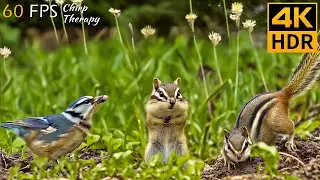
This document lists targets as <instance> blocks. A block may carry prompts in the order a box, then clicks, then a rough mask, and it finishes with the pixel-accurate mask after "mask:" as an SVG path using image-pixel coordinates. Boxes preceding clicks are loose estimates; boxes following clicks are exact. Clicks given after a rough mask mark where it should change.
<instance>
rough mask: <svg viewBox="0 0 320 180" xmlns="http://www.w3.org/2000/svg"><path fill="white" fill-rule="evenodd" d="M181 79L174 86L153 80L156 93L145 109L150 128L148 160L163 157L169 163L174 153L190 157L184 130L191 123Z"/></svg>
mask: <svg viewBox="0 0 320 180" xmlns="http://www.w3.org/2000/svg"><path fill="white" fill-rule="evenodd" d="M179 83H180V78H178V79H177V80H175V81H174V83H169V84H161V81H160V80H159V79H153V90H152V94H151V96H150V99H149V101H148V103H147V105H146V112H147V128H148V132H149V140H148V145H147V148H146V151H145V160H146V161H148V160H149V159H150V158H151V157H152V156H153V155H155V154H157V153H162V157H163V161H164V162H165V163H167V161H168V158H169V156H170V153H171V152H174V151H175V152H176V154H178V155H183V154H186V153H188V147H187V139H186V136H185V134H184V128H185V125H186V121H187V119H188V102H187V101H186V100H185V99H184V98H183V97H182V95H181V93H180V89H179Z"/></svg>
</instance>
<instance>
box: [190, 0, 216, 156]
mask: <svg viewBox="0 0 320 180" xmlns="http://www.w3.org/2000/svg"><path fill="white" fill-rule="evenodd" d="M189 5H190V14H192V13H193V12H192V0H189ZM190 27H191V30H192V37H193V43H194V46H195V48H196V52H197V55H198V58H199V61H200V69H201V75H202V77H203V84H204V90H205V94H206V98H207V99H208V98H209V93H208V88H207V82H206V76H205V73H204V69H203V62H202V57H201V54H200V51H199V48H198V45H197V40H196V35H195V32H194V23H192V24H191V26H190ZM208 112H209V117H210V118H209V119H208V122H206V123H204V131H203V136H202V142H201V143H202V146H201V150H200V156H201V157H202V156H203V154H204V153H203V152H204V151H203V150H204V149H205V146H206V143H205V142H206V140H207V135H208V131H209V126H208V125H207V123H210V121H211V120H212V114H211V113H212V108H211V104H210V101H209V102H208Z"/></svg>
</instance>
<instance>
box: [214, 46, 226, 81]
mask: <svg viewBox="0 0 320 180" xmlns="http://www.w3.org/2000/svg"><path fill="white" fill-rule="evenodd" d="M212 46H213V55H214V60H215V63H216V67H217V72H218V76H219V81H220V84H222V83H223V81H222V77H221V73H220V68H219V64H218V56H217V51H216V46H215V45H212Z"/></svg>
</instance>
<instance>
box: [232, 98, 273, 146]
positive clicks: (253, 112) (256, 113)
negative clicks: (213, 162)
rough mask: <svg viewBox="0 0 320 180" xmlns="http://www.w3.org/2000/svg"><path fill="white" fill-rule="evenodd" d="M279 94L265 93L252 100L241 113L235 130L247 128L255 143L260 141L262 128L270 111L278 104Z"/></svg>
mask: <svg viewBox="0 0 320 180" xmlns="http://www.w3.org/2000/svg"><path fill="white" fill-rule="evenodd" d="M278 101H279V100H278V98H277V94H275V93H264V94H259V95H257V96H255V97H254V98H252V99H251V100H250V101H249V102H248V103H247V104H246V105H245V106H244V107H243V108H242V110H241V111H240V113H239V115H238V118H237V121H236V124H235V126H234V129H240V128H242V127H247V129H248V131H249V133H250V137H251V139H252V140H253V141H254V142H257V141H259V139H260V138H261V137H260V132H261V126H262V124H263V121H264V119H265V118H266V115H267V114H268V112H269V110H270V109H271V108H272V107H273V106H274V105H275V104H276V102H278Z"/></svg>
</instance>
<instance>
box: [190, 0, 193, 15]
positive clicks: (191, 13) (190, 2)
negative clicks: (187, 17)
mask: <svg viewBox="0 0 320 180" xmlns="http://www.w3.org/2000/svg"><path fill="white" fill-rule="evenodd" d="M189 6H190V14H192V13H193V12H192V0H189Z"/></svg>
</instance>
